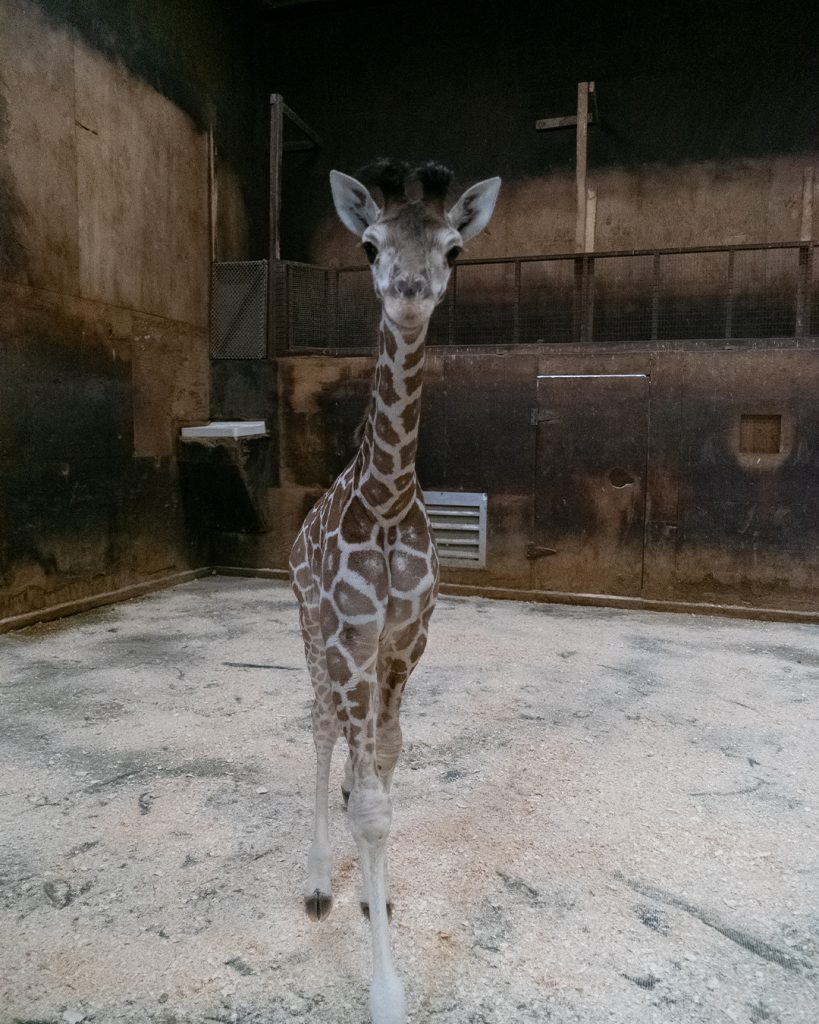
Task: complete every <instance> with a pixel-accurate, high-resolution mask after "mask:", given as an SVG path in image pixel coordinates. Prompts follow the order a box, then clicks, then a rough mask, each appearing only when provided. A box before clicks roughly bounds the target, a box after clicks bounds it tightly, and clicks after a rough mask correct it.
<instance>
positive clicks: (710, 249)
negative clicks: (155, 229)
mask: <svg viewBox="0 0 819 1024" xmlns="http://www.w3.org/2000/svg"><path fill="white" fill-rule="evenodd" d="M791 249H796V250H799V249H819V242H756V243H752V242H745V243H743V244H741V245H698V246H689V247H687V248H686V247H680V248H669V249H601V250H600V251H599V252H587V253H578V252H562V253H541V254H540V255H537V256H492V257H488V258H485V259H474V260H469V259H467V260H461V259H459V260H458V262H457V264H456V266H459V267H469V266H481V265H491V264H496V263H497V264H503V263H546V262H554V261H555V260H578V259H589V260H602V259H615V258H618V257H619V258H622V257H625V256H635V257H636V256H686V255H689V254H691V255H695V254H696V253H718V252H724V253H729V252H769V251H777V250H785V251H787V250H791ZM282 262H286V261H282ZM292 265H294V266H305V267H306V266H310V267H313V269H315V270H324V269H326V268H325V267H319V266H316V265H315V264H308V263H294V264H292ZM369 269H370V268H369V266H367V264H366V263H363V264H351V265H348V266H344V267H333V268H332V270H333V272H334V273H337V274H353V273H363V272H364V271H368V270H369Z"/></svg>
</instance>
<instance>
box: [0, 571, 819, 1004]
mask: <svg viewBox="0 0 819 1024" xmlns="http://www.w3.org/2000/svg"><path fill="white" fill-rule="evenodd" d="M818 638H819V634H817V630H816V628H815V627H812V626H807V625H797V624H774V623H757V622H741V621H732V620H727V619H717V618H704V617H695V616H685V615H660V614H652V613H640V612H632V611H614V610H605V609H594V608H570V607H562V606H556V605H531V604H517V603H502V602H495V601H486V600H479V599H452V598H445V599H442V600H441V602H440V604H439V607H438V609H437V611H436V614H435V617H434V618H433V623H432V632H431V640H430V645H429V648H428V650H427V653H426V655H425V657H424V659H423V661H422V663H421V666H420V668H419V669H418V671H417V673H416V674H415V676H414V677H413V679H412V680H411V682H410V685H409V689H408V693H407V698H406V701H405V713H404V718H403V720H404V740H405V749H404V753H403V755H402V760H401V761H400V763H399V767H398V771H397V772H396V779H395V789H394V793H395V818H394V826H393V832H392V836H391V843H390V851H391V852H390V859H391V877H392V890H393V899H394V902H395V906H396V911H395V915H394V918H393V927H392V933H393V940H394V946H395V953H396V960H397V965H398V968H399V970H400V972H401V974H402V976H403V978H404V980H405V982H406V985H407V993H408V1000H409V1006H410V1016H411V1020H412V1021H413V1022H414V1024H421V1022H432V1021H434V1022H436V1024H438V1022H440V1024H490V1022H497V1024H509V1022H513V1021H514V1022H542V1021H551V1022H559V1024H562V1022H575V1021H580V1022H583V1024H600V1022H608V1021H616V1022H622V1024H644V1022H645V1024H648V1022H652V1024H653V1022H663V1024H665V1022H681V1024H723V1022H736V1024H738V1022H742V1024H745V1022H748V1024H760V1022H770V1024H791V1022H796V1021H800V1022H808V1024H816V1022H817V1021H819V829H818V828H817V825H818V824H819V639H818ZM0 651H2V658H1V659H0V701H1V703H0V714H2V721H1V722H0V742H1V744H2V772H0V1022H2V1024H11V1022H26V1024H30V1022H38V1024H39V1022H44V1024H45V1022H49V1024H51V1022H55V1024H56V1022H60V1021H67V1022H78V1021H80V1020H81V1019H85V1020H87V1021H94V1022H111V1024H114V1022H129V1024H130V1022H133V1024H144V1022H160V1024H206V1022H223V1024H230V1022H238V1024H242V1022H244V1024H280V1022H284V1021H288V1022H290V1021H293V1020H310V1021H315V1022H319V1024H352V1022H355V1024H359V1022H361V1024H363V1022H365V1021H366V1020H367V1009H366V1008H367V984H368V978H369V955H370V954H369V939H368V926H367V924H366V922H365V920H364V919H363V918H362V916H361V913H360V911H359V907H358V897H359V885H358V868H357V862H356V859H355V856H354V846H353V843H352V840H351V839H350V837H349V834H348V832H347V829H346V825H345V822H344V812H343V809H342V802H341V798H340V792H339V783H340V779H341V770H342V766H343V757H342V751H341V748H340V747H339V748H338V750H337V752H336V759H335V761H334V769H333V770H334V778H333V794H334V795H333V800H332V803H331V827H332V829H333V835H334V839H335V842H336V861H335V872H334V885H335V889H336V904H335V907H334V909H333V912H332V914H331V916H330V918H329V920H328V921H326V922H325V923H322V924H314V923H312V922H311V921H309V920H308V918H307V917H306V915H305V914H304V911H303V909H302V897H301V887H302V882H303V871H304V864H305V859H306V852H307V847H308V844H309V840H310V833H311V822H312V800H313V772H314V768H313V747H312V741H311V738H310V731H309V730H310V726H309V705H310V694H309V684H308V681H307V675H306V671H305V669H304V666H303V659H302V650H301V641H300V637H299V634H298V629H297V624H296V608H295V602H294V600H293V598H292V596H291V594H290V591H289V588H288V587H287V586H286V585H284V584H278V583H269V582H262V581H257V580H242V579H228V578H209V579H206V580H201V581H199V582H196V583H191V584H188V585H186V586H182V587H178V588H176V589H174V590H171V591H165V592H162V593H158V594H155V595H152V596H150V597H146V598H143V599H140V600H136V601H132V602H129V603H127V604H121V605H116V606H112V607H109V608H106V609H103V610H100V611H96V612H91V613H88V614H85V615H81V616H76V617H74V618H70V619H65V620H62V621H60V622H56V623H52V624H46V625H42V626H38V627H33V628H30V629H27V630H25V631H22V632H19V633H16V634H12V635H7V636H5V637H0Z"/></svg>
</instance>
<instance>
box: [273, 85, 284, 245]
mask: <svg viewBox="0 0 819 1024" xmlns="http://www.w3.org/2000/svg"><path fill="white" fill-rule="evenodd" d="M283 121H284V100H283V99H282V98H281V96H280V95H279V93H277V92H274V93H273V94H272V96H271V97H270V262H271V263H272V262H273V261H274V260H278V259H280V258H281V246H280V239H279V230H280V229H279V221H280V217H281V202H282V153H283V152H284V149H283V145H282V143H283V139H282V134H283Z"/></svg>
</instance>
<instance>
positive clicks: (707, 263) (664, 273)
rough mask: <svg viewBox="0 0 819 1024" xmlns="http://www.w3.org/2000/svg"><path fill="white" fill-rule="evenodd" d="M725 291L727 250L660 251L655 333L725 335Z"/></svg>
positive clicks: (666, 336)
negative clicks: (665, 252)
mask: <svg viewBox="0 0 819 1024" xmlns="http://www.w3.org/2000/svg"><path fill="white" fill-rule="evenodd" d="M692 257H693V258H692ZM727 294H728V253H727V252H699V253H672V254H670V255H662V256H661V257H660V279H659V284H658V296H657V303H658V321H657V337H659V338H663V339H675V340H676V339H680V338H724V337H725V296H726V295H727Z"/></svg>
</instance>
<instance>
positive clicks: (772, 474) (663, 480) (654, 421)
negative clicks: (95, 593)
mask: <svg viewBox="0 0 819 1024" xmlns="http://www.w3.org/2000/svg"><path fill="white" fill-rule="evenodd" d="M817 355H819V345H817V343H816V341H809V342H802V343H800V344H798V345H797V344H796V343H782V342H779V343H775V342H770V341H762V342H758V341H757V342H736V343H734V344H733V345H732V346H731V347H730V348H728V349H722V350H719V349H717V350H715V349H714V348H713V347H712V345H710V344H707V343H697V342H685V343H677V344H674V343H667V344H664V345H660V346H658V345H656V344H655V345H634V346H629V345H621V346H618V347H616V348H613V347H609V348H606V347H604V346H588V347H582V348H581V347H559V348H558V347H553V348H550V347H548V346H527V347H519V348H516V349H508V350H505V351H501V350H483V351H480V350H478V351H476V350H473V351H468V350H467V351H465V350H459V351H447V350H445V349H441V348H434V349H430V350H429V353H428V362H427V368H426V376H425V386H424V409H423V416H422V432H421V442H420V450H419V460H418V472H419V477H420V479H421V482H422V484H423V486H424V487H425V488H428V489H431V490H468V491H485V492H487V493H488V495H489V535H488V564H487V568H486V569H485V570H460V571H456V570H452V569H449V570H446V571H445V573H444V578H445V580H447V581H449V582H454V583H461V584H465V585H468V586H470V587H475V588H506V589H510V590H514V591H519V592H537V591H542V592H545V591H565V590H566V589H567V588H566V587H565V586H564V584H563V582H562V580H560V579H557V578H554V579H552V578H551V577H550V571H551V570H550V565H549V560H548V558H547V559H543V560H542V561H540V560H539V561H537V562H532V561H530V560H529V559H528V558H527V545H528V544H529V543H530V542H532V541H536V540H538V537H537V533H536V530H535V507H536V503H537V502H538V500H539V496H543V494H544V493H545V492H544V490H543V489H544V488H545V487H548V480H547V479H545V478H544V477H542V476H540V477H539V476H538V470H537V466H538V463H537V445H538V443H539V437H542V435H539V431H542V430H544V429H548V425H541V426H539V427H537V426H535V427H533V426H532V424H531V419H530V414H531V411H532V410H533V409H534V408H536V407H537V377H538V374H635V373H637V374H645V375H646V376H647V377H648V378H649V381H650V399H649V402H648V405H647V409H646V412H647V416H648V444H647V461H646V466H645V471H644V473H642V476H643V478H644V487H645V505H646V519H645V546H644V550H643V555H642V557H643V562H642V565H641V566H640V567H639V569H638V580H640V582H639V583H638V586H637V588H636V590H627V591H621V592H622V593H626V594H627V595H628V596H632V597H638V598H644V599H649V600H652V599H653V600H663V601H674V602H694V603H705V604H719V605H738V606H745V607H747V608H779V609H792V610H808V611H809V610H816V608H817V606H819V488H818V487H817V479H819V472H817V471H818V470H819V402H818V401H817V399H816V395H817V393H819V387H817V385H819V379H817V367H819V359H817ZM372 365H373V364H372V360H371V359H369V358H367V357H363V356H354V357H331V356H301V357H284V358H281V359H280V360H279V362H278V386H279V410H280V419H279V425H280V441H281V456H280V471H279V484H278V486H277V487H274V488H271V489H270V491H269V492H268V512H269V516H270V520H271V522H272V523H274V524H275V526H274V529H273V530H272V531H271V532H270V533H268V534H267V535H264V536H249V535H246V534H245V535H243V534H221V535H220V536H219V539H218V542H217V555H216V558H217V561H219V562H220V563H221V564H227V565H244V566H254V567H268V568H270V567H273V568H282V569H283V568H286V564H287V554H288V551H289V546H290V544H291V543H292V538H293V536H294V535H295V532H296V530H297V529H298V527H299V525H300V523H301V521H302V518H303V517H304V515H305V513H306V511H307V510H308V509H309V507H310V505H311V504H312V503H313V502H314V501H315V499H316V498H317V497H318V496H319V494H320V493H321V492H322V491H323V490H324V489H325V488H326V487H327V486H329V484H330V483H331V482H332V480H333V479H334V477H335V475H336V474H337V473H338V472H339V471H340V469H341V468H343V466H344V465H345V463H346V461H347V460H348V459H349V458H350V456H351V455H352V453H353V445H352V440H351V439H352V436H353V433H354V428H355V426H356V424H357V422H358V421H359V420H360V418H361V416H362V415H363V413H364V411H365V408H366V403H367V400H368V397H369V389H370V385H371V373H372ZM765 414H768V415H775V416H781V417H782V445H781V452H780V453H779V454H777V455H767V456H759V455H753V454H748V453H743V452H742V451H740V439H739V424H740V418H741V416H742V415H765ZM611 424H612V428H611V429H614V430H616V429H617V415H616V410H615V411H614V415H613V418H612V419H611ZM541 443H542V442H541ZM604 444H605V438H604V437H594V436H590V437H581V438H578V439H576V445H575V448H576V449H578V450H579V449H583V448H584V447H585V448H590V447H591V448H593V447H594V446H595V445H604ZM576 461H577V464H578V465H580V464H581V460H576ZM592 461H594V460H592ZM569 468H570V469H574V467H569ZM574 486H575V487H576V488H577V490H578V492H579V493H580V494H581V495H588V494H593V493H594V489H595V488H596V487H597V486H598V481H597V479H596V477H589V479H586V478H585V477H584V478H582V479H575V481H574ZM600 514H601V513H600V510H599V509H598V508H596V507H595V503H594V501H593V500H591V499H588V498H585V499H582V498H581V499H580V500H579V501H578V502H576V504H575V505H574V515H575V516H576V522H573V523H572V524H570V527H569V529H568V534H569V535H570V537H569V539H570V541H571V540H572V538H574V539H576V538H577V537H578V536H580V534H581V533H583V532H585V533H586V534H591V535H593V534H594V532H595V530H597V529H601V528H603V527H604V526H605V525H606V524H605V523H602V522H601V521H600ZM610 539H611V542H612V543H613V545H614V548H613V549H612V550H616V548H617V544H618V542H619V540H618V537H617V536H614V538H610ZM567 543H568V541H567ZM640 576H641V579H640ZM587 589H588V590H589V591H590V592H595V588H594V586H593V584H592V586H591V587H589V588H587ZM597 592H606V591H605V590H602V591H601V590H600V588H597ZM614 593H618V591H616V590H615V591H614Z"/></svg>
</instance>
